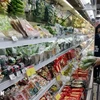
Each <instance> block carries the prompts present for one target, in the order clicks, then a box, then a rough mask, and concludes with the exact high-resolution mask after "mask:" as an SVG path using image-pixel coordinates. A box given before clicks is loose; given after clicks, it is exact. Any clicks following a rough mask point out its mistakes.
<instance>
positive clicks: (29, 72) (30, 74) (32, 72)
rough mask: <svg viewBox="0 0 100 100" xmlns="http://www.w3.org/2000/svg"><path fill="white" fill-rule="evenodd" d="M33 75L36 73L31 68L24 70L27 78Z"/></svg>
mask: <svg viewBox="0 0 100 100" xmlns="http://www.w3.org/2000/svg"><path fill="white" fill-rule="evenodd" d="M35 73H36V70H35V68H34V67H33V66H30V67H28V68H27V70H26V74H27V76H32V75H33V74H35Z"/></svg>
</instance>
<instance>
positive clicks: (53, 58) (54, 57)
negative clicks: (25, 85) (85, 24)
mask: <svg viewBox="0 0 100 100" xmlns="http://www.w3.org/2000/svg"><path fill="white" fill-rule="evenodd" d="M78 45H79V44H77V45H75V46H72V47H71V48H69V49H66V50H64V51H63V52H61V53H59V54H57V55H55V56H53V57H51V58H50V59H48V60H46V61H43V62H41V63H39V64H38V65H35V66H34V68H35V70H39V69H40V68H42V67H43V66H45V65H47V64H49V63H50V62H52V61H54V60H55V59H56V58H58V57H59V56H61V55H63V54H65V53H66V52H67V51H69V50H71V49H73V48H76V47H77V46H78Z"/></svg>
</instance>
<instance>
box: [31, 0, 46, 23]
mask: <svg viewBox="0 0 100 100" xmlns="http://www.w3.org/2000/svg"><path fill="white" fill-rule="evenodd" d="M33 15H34V16H35V17H36V19H35V20H36V21H37V22H41V21H42V20H44V17H45V0H36V9H35V10H34V12H33Z"/></svg>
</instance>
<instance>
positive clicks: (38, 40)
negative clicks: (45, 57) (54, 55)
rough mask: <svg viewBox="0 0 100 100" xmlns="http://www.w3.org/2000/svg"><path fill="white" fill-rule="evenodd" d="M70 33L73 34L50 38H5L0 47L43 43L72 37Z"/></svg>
mask: <svg viewBox="0 0 100 100" xmlns="http://www.w3.org/2000/svg"><path fill="white" fill-rule="evenodd" d="M72 35H74V34H67V35H62V36H55V37H51V38H49V37H47V38H29V39H21V40H18V41H11V40H8V41H7V40H5V41H0V49H4V48H9V47H17V46H23V45H31V44H38V43H44V42H54V41H56V40H57V39H61V38H68V37H72Z"/></svg>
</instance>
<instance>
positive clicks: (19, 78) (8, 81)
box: [0, 74, 25, 92]
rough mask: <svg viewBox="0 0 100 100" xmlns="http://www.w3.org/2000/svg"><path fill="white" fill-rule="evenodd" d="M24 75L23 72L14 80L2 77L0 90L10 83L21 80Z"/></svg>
mask: <svg viewBox="0 0 100 100" xmlns="http://www.w3.org/2000/svg"><path fill="white" fill-rule="evenodd" d="M24 77H25V75H24V74H22V75H21V76H20V77H17V78H16V79H15V80H10V79H8V80H7V79H4V80H3V81H2V82H1V83H0V92H1V91H3V90H4V89H6V88H8V87H10V86H11V85H14V84H16V83H17V82H18V81H20V80H22V79H23V78H24Z"/></svg>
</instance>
